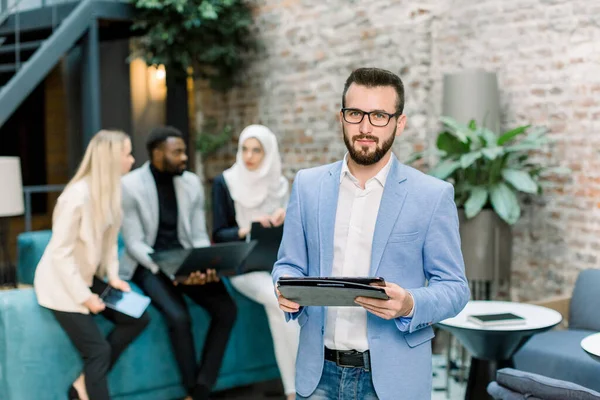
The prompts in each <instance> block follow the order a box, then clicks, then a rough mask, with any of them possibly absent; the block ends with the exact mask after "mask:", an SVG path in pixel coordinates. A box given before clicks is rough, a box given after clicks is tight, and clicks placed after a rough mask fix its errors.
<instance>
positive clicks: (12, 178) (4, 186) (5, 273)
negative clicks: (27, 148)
mask: <svg viewBox="0 0 600 400" xmlns="http://www.w3.org/2000/svg"><path fill="white" fill-rule="evenodd" d="M0 191H1V194H0V286H13V287H16V286H17V274H16V268H15V266H14V264H13V263H12V260H11V257H10V252H9V241H10V217H14V216H17V215H22V214H23V212H24V206H23V182H22V179H21V160H20V159H19V157H0Z"/></svg>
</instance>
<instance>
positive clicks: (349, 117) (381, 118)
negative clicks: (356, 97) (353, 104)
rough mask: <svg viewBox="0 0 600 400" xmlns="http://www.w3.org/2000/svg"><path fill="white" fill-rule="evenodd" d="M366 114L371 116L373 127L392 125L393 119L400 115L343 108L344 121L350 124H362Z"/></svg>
mask: <svg viewBox="0 0 600 400" xmlns="http://www.w3.org/2000/svg"><path fill="white" fill-rule="evenodd" d="M365 114H366V115H368V116H369V122H370V123H371V125H373V126H377V127H380V128H381V127H384V126H387V124H389V123H390V119H392V117H397V116H398V115H400V113H395V114H389V113H386V112H383V111H371V112H366V111H363V110H359V109H358V108H342V115H343V116H344V121H346V122H347V123H349V124H360V123H361V122H362V120H363V118H364V117H365Z"/></svg>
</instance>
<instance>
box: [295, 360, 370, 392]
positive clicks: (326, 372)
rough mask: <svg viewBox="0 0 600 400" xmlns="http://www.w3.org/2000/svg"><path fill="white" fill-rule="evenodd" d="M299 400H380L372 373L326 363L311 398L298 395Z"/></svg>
mask: <svg viewBox="0 0 600 400" xmlns="http://www.w3.org/2000/svg"><path fill="white" fill-rule="evenodd" d="M296 399H297V400H302V399H307V400H378V398H377V394H375V388H374V387H373V381H372V380H371V372H367V371H365V370H364V369H363V368H345V367H338V366H337V364H336V363H334V362H333V361H327V360H326V361H325V365H324V366H323V375H321V380H320V381H319V384H318V385H317V388H316V389H315V391H314V392H313V393H312V394H311V395H310V396H309V397H302V396H300V395H296Z"/></svg>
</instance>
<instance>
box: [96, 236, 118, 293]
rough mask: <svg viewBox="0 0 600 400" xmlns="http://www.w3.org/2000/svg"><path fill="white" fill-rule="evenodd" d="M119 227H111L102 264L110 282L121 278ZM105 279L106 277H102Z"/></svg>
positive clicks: (106, 239)
mask: <svg viewBox="0 0 600 400" xmlns="http://www.w3.org/2000/svg"><path fill="white" fill-rule="evenodd" d="M118 238H119V227H111V228H110V230H109V231H108V232H107V233H106V238H105V243H104V249H105V251H104V253H103V255H102V264H103V266H104V269H105V271H106V277H107V278H108V281H109V282H110V281H112V280H115V279H118V278H119V244H118ZM100 278H104V277H100Z"/></svg>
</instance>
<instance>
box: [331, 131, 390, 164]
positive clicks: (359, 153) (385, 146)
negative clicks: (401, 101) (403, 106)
mask: <svg viewBox="0 0 600 400" xmlns="http://www.w3.org/2000/svg"><path fill="white" fill-rule="evenodd" d="M396 129H398V127H394V132H393V133H392V136H391V137H390V138H389V139H387V140H386V141H384V142H383V143H382V144H381V147H380V146H378V144H379V138H378V137H376V136H371V135H355V136H353V137H352V142H350V139H349V138H348V135H347V134H346V128H345V127H343V126H342V135H343V136H344V143H345V144H346V148H347V149H348V153H349V154H350V158H351V159H352V160H353V161H354V162H355V163H357V164H359V165H373V164H376V163H377V162H379V161H380V160H381V159H382V158H383V156H385V155H386V153H387V152H388V151H389V150H390V149H391V148H392V145H393V144H394V140H395V138H396ZM360 139H368V140H373V141H374V142H375V151H373V152H370V151H369V147H367V146H363V148H362V149H361V150H356V149H355V148H354V142H356V141H357V140H360Z"/></svg>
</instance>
